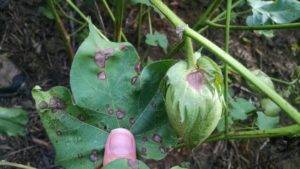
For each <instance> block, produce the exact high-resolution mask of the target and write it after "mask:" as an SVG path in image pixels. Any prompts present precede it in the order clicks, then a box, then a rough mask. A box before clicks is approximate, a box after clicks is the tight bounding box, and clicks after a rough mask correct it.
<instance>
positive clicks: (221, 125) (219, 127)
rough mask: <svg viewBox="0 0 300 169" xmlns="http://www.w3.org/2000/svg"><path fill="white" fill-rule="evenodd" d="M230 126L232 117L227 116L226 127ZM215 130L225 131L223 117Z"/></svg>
mask: <svg viewBox="0 0 300 169" xmlns="http://www.w3.org/2000/svg"><path fill="white" fill-rule="evenodd" d="M232 124H233V120H232V117H231V116H228V127H229V128H230V127H231V125H232ZM217 130H218V131H219V132H223V131H225V117H224V116H222V117H221V119H220V121H219V123H218V125H217Z"/></svg>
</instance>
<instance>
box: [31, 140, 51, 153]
mask: <svg viewBox="0 0 300 169" xmlns="http://www.w3.org/2000/svg"><path fill="white" fill-rule="evenodd" d="M32 142H34V143H36V144H38V145H42V146H45V147H46V148H47V149H48V150H50V149H51V145H50V143H48V142H47V141H44V140H41V139H38V138H35V137H32Z"/></svg>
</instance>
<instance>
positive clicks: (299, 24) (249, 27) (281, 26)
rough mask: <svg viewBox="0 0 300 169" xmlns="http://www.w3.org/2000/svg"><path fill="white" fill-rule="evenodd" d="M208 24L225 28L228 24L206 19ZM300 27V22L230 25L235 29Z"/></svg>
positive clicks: (212, 26)
mask: <svg viewBox="0 0 300 169" xmlns="http://www.w3.org/2000/svg"><path fill="white" fill-rule="evenodd" d="M206 23H207V25H209V26H210V27H211V28H218V29H225V28H226V25H222V24H218V23H215V22H212V21H208V20H207V21H206ZM297 28H300V23H299V22H297V23H287V24H276V25H258V26H240V25H230V29H234V30H271V29H297Z"/></svg>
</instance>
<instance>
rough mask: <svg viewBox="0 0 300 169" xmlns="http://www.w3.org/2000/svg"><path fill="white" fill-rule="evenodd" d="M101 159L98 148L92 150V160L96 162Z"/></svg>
mask: <svg viewBox="0 0 300 169" xmlns="http://www.w3.org/2000/svg"><path fill="white" fill-rule="evenodd" d="M98 159H99V154H98V151H97V150H92V152H91V155H90V160H91V161H92V162H95V161H97V160H98Z"/></svg>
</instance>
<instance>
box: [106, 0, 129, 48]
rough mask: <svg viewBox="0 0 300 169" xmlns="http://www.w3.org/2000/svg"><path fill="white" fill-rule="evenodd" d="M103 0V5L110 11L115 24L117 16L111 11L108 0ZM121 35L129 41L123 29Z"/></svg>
mask: <svg viewBox="0 0 300 169" xmlns="http://www.w3.org/2000/svg"><path fill="white" fill-rule="evenodd" d="M101 1H102V3H103V5H104V7H105V9H106V10H107V12H108V14H109V16H110V18H111V20H112V21H113V23H114V24H115V22H116V18H115V16H114V14H113V13H112V11H111V9H110V7H109V5H108V3H107V1H106V0H101ZM121 36H122V38H123V40H124V41H126V42H127V41H128V40H127V38H126V36H125V34H124V32H123V30H122V31H121Z"/></svg>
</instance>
